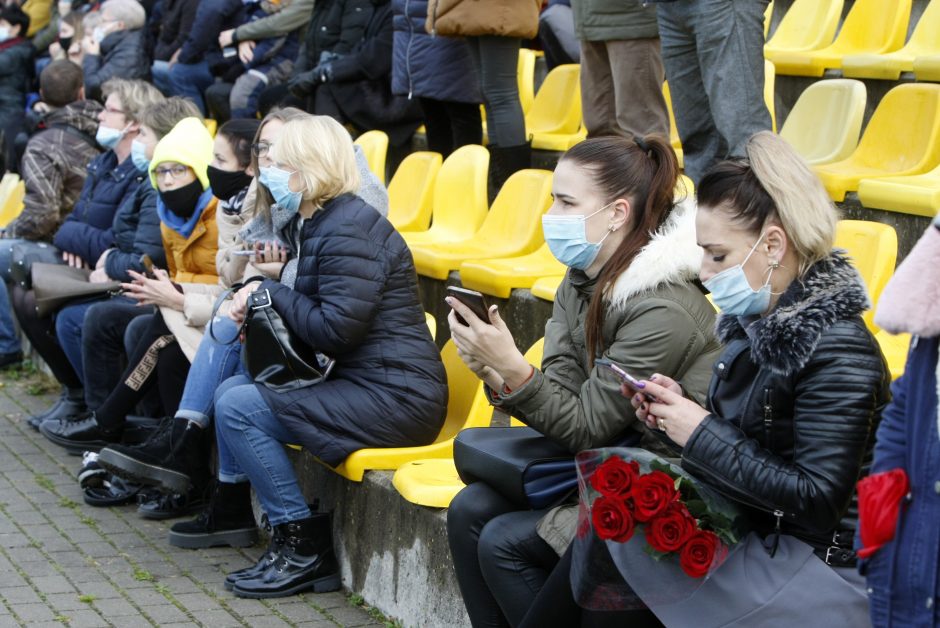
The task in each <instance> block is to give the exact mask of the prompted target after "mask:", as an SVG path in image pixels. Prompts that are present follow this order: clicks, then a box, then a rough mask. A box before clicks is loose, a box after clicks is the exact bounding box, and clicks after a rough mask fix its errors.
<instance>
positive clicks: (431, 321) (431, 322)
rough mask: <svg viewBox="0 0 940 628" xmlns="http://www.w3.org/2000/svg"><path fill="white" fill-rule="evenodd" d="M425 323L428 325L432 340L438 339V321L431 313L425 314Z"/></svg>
mask: <svg viewBox="0 0 940 628" xmlns="http://www.w3.org/2000/svg"><path fill="white" fill-rule="evenodd" d="M424 322H425V323H427V324H428V331H430V332H431V338H437V319H436V318H434V315H433V314H431V313H430V312H425V313H424Z"/></svg>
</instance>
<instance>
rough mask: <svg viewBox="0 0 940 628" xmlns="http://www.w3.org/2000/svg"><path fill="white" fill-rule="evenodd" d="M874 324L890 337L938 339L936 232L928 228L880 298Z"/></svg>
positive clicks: (939, 243)
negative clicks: (891, 335)
mask: <svg viewBox="0 0 940 628" xmlns="http://www.w3.org/2000/svg"><path fill="white" fill-rule="evenodd" d="M875 323H876V324H877V325H878V326H879V327H884V328H885V329H886V330H888V331H889V332H891V333H892V334H897V333H901V332H906V333H909V334H914V335H916V336H924V337H930V336H940V228H936V227H933V226H930V227H928V228H927V231H926V232H925V233H924V235H923V236H921V238H920V240H919V241H918V242H917V245H916V246H914V248H913V250H911V252H910V253H908V255H907V257H906V258H904V261H903V262H901V265H900V266H898V268H897V270H896V271H895V272H894V276H893V277H892V278H891V281H889V282H888V285H887V286H885V289H884V290H883V291H882V293H881V296H880V297H879V298H878V310H877V311H876V312H875Z"/></svg>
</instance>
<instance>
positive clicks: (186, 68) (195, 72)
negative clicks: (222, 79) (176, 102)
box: [169, 61, 215, 115]
mask: <svg viewBox="0 0 940 628" xmlns="http://www.w3.org/2000/svg"><path fill="white" fill-rule="evenodd" d="M169 77H170V85H171V87H172V92H173V94H174V95H176V96H183V97H185V98H189V99H190V100H192V101H193V102H194V103H196V106H197V107H199V111H201V112H202V115H206V102H205V100H203V97H202V93H203V92H204V91H206V88H207V87H209V86H210V85H212V82H213V81H214V80H215V79H214V78H213V76H212V74H210V73H209V64H208V63H206V62H205V61H198V62H196V63H175V64H173V67H172V68H170V74H169Z"/></svg>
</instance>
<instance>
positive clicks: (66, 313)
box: [55, 301, 98, 382]
mask: <svg viewBox="0 0 940 628" xmlns="http://www.w3.org/2000/svg"><path fill="white" fill-rule="evenodd" d="M95 303H98V301H86V302H85V303H75V304H74V305H66V306H65V307H63V308H62V309H61V310H59V312H58V314H56V316H55V336H56V338H58V340H59V346H60V347H62V352H63V353H65V357H67V358H68V359H69V364H71V365H72V368H73V369H75V373H76V374H77V375H78V378H79V379H80V380H81V381H82V382H84V381H85V374H84V372H83V371H82V323H83V322H84V321H85V312H87V311H88V308H90V307H91V306H92V305H94V304H95Z"/></svg>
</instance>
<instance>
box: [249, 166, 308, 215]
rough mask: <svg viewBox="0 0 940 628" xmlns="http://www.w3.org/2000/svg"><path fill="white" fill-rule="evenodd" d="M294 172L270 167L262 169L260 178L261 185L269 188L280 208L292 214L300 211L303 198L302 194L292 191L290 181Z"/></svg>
mask: <svg viewBox="0 0 940 628" xmlns="http://www.w3.org/2000/svg"><path fill="white" fill-rule="evenodd" d="M292 174H294V173H293V172H288V171H287V170H282V169H281V168H278V167H276V166H268V167H265V168H262V169H261V175H260V176H259V177H258V178H259V179H260V181H261V184H262V185H263V186H264V187H266V188H268V191H269V192H271V196H273V197H274V202H275V203H277V204H278V206H279V207H280V208H281V209H283V210H287V211H288V212H290V213H296V212H297V211H298V210H299V209H300V201H301V199H302V198H303V193H302V192H294V191H292V190H291V189H290V185H289V183H288V182H289V181H290V177H291V175H292Z"/></svg>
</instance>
